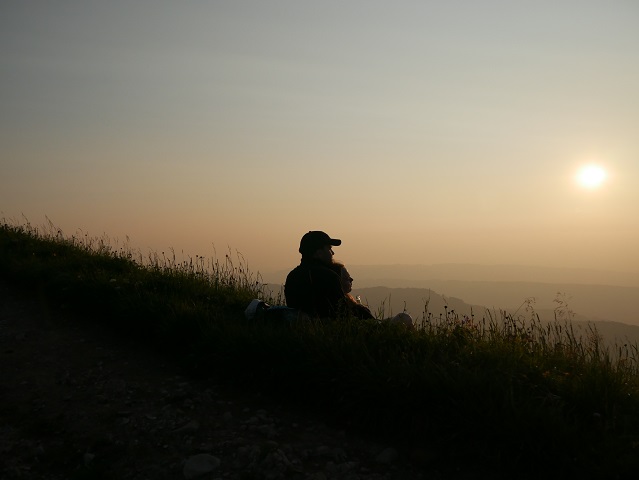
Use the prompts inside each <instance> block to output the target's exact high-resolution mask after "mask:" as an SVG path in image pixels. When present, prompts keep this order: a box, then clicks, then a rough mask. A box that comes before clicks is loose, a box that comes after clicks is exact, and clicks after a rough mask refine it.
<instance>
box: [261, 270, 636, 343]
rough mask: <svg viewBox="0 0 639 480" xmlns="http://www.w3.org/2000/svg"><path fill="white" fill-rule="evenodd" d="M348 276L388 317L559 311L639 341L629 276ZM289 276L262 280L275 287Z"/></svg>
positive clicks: (549, 316)
mask: <svg viewBox="0 0 639 480" xmlns="http://www.w3.org/2000/svg"><path fill="white" fill-rule="evenodd" d="M349 271H350V273H351V275H352V276H353V278H354V279H355V281H354V285H353V286H354V289H353V295H356V296H357V295H359V296H360V297H361V299H362V302H363V303H366V304H368V305H369V307H370V308H371V310H373V312H374V313H377V312H378V311H380V309H383V310H384V314H385V316H389V315H390V314H391V313H393V314H395V313H398V312H401V311H403V310H406V311H407V312H408V313H410V314H411V315H412V316H413V318H416V319H421V318H423V317H424V315H425V309H426V307H427V308H428V312H430V313H431V314H432V315H433V316H436V317H439V316H440V315H445V314H446V311H448V312H449V313H450V312H451V311H452V310H454V311H455V313H457V314H458V315H460V316H464V315H467V316H469V317H470V316H471V315H474V317H475V319H476V320H481V319H482V318H483V317H489V316H491V315H492V316H493V317H494V316H495V315H499V311H500V310H505V311H507V312H508V313H510V314H512V315H514V316H516V317H519V316H521V317H526V318H530V316H531V315H532V314H533V312H534V313H535V314H537V315H539V317H540V318H541V319H542V320H553V318H554V316H555V312H556V311H558V309H561V310H563V311H564V312H565V313H569V314H570V315H571V316H572V317H573V320H574V322H575V324H576V325H583V323H584V322H592V323H594V324H595V325H596V327H597V329H598V331H599V332H600V333H601V334H602V335H604V337H605V338H606V339H607V340H614V339H617V340H618V341H619V343H623V342H625V340H626V339H627V340H629V341H631V342H635V341H639V313H637V299H638V298H639V279H638V278H637V277H636V276H634V275H632V274H630V273H620V272H605V271H595V270H581V269H555V268H541V267H525V266H482V265H428V266H426V265H375V266H362V265H353V266H349ZM287 273H288V272H286V271H279V272H276V273H274V274H272V275H269V276H265V279H267V280H268V281H269V283H274V284H275V285H278V286H279V285H281V284H283V283H284V280H285V278H286V274H287ZM278 278H279V280H277V279H278ZM275 288H276V289H277V287H275Z"/></svg>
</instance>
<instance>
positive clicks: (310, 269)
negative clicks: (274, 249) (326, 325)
mask: <svg viewBox="0 0 639 480" xmlns="http://www.w3.org/2000/svg"><path fill="white" fill-rule="evenodd" d="M341 244H342V241H341V240H339V239H337V238H331V237H330V236H329V235H328V234H327V233H325V232H321V231H310V232H308V233H306V234H304V236H303V237H302V239H301V241H300V248H299V252H300V253H301V254H302V260H301V262H300V264H299V265H298V266H297V267H295V268H294V269H293V270H291V272H290V273H289V274H288V276H287V277H286V283H285V284H284V296H285V297H286V305H287V306H288V307H291V308H296V309H298V310H301V311H302V312H304V313H306V314H308V315H310V316H311V317H319V318H329V317H332V318H335V317H336V316H337V315H338V313H339V311H340V308H341V306H342V305H343V303H344V299H345V294H344V291H343V290H342V284H341V280H340V276H339V275H338V274H337V273H336V272H335V271H334V270H333V269H332V268H331V263H332V260H333V255H334V253H333V247H336V246H339V245H341Z"/></svg>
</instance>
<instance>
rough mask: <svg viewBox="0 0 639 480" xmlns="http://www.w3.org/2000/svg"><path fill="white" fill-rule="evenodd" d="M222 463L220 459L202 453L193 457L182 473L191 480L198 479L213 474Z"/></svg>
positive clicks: (187, 462) (186, 463) (185, 464)
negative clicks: (192, 479)
mask: <svg viewBox="0 0 639 480" xmlns="http://www.w3.org/2000/svg"><path fill="white" fill-rule="evenodd" d="M220 463H221V462H220V459H219V458H217V457H214V456H213V455H209V454H208V453H200V454H198V455H193V456H192V457H190V458H189V459H188V460H187V461H186V462H185V463H184V469H183V470H182V473H183V474H184V478H186V479H187V480H190V479H191V478H197V477H200V476H202V475H206V474H207V473H210V472H212V471H213V470H215V469H216V468H218V467H219V466H220Z"/></svg>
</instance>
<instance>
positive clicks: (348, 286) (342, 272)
mask: <svg viewBox="0 0 639 480" xmlns="http://www.w3.org/2000/svg"><path fill="white" fill-rule="evenodd" d="M331 268H332V269H333V270H334V271H335V273H337V274H338V275H339V280H340V282H341V284H342V290H344V293H351V292H352V291H353V277H351V275H350V273H348V270H347V269H346V266H345V265H344V264H343V263H342V262H338V261H335V260H333V263H332V264H331Z"/></svg>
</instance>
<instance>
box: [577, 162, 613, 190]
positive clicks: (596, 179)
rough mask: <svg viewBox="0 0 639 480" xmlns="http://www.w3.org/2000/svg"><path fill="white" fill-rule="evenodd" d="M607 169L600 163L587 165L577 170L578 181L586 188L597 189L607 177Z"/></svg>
mask: <svg viewBox="0 0 639 480" xmlns="http://www.w3.org/2000/svg"><path fill="white" fill-rule="evenodd" d="M607 176H608V175H607V173H606V170H604V169H603V168H602V167H600V166H599V165H585V166H583V167H581V168H580V169H579V171H578V172H577V176H576V179H577V183H579V185H581V186H582V187H584V188H589V189H595V188H598V187H600V186H601V184H602V183H603V182H604V181H605V180H606V177H607Z"/></svg>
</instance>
